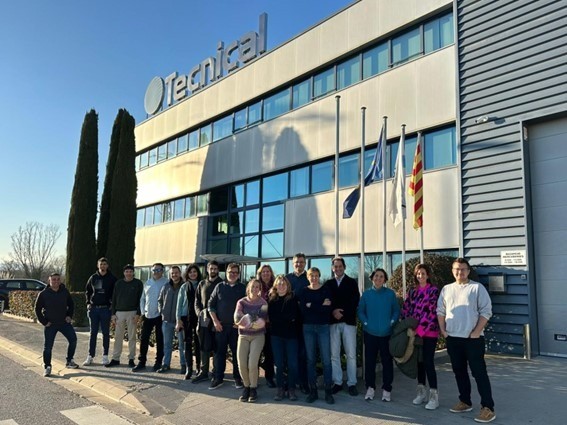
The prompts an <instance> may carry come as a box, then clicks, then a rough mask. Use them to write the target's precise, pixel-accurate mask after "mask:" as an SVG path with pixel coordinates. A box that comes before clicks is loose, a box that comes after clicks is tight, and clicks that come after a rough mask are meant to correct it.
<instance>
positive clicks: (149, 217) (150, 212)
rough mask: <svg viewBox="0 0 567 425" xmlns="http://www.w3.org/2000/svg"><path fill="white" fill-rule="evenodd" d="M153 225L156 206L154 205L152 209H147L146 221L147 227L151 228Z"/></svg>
mask: <svg viewBox="0 0 567 425" xmlns="http://www.w3.org/2000/svg"><path fill="white" fill-rule="evenodd" d="M152 224H154V206H153V205H152V206H151V207H147V208H146V221H145V225H146V226H151V225H152Z"/></svg>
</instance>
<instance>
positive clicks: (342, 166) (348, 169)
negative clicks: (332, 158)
mask: <svg viewBox="0 0 567 425" xmlns="http://www.w3.org/2000/svg"><path fill="white" fill-rule="evenodd" d="M358 157H359V154H357V153H355V154H352V155H348V156H344V157H342V158H339V187H347V186H355V185H357V184H358V183H359V181H360V171H359V168H358Z"/></svg>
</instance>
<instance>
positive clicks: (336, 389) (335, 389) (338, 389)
mask: <svg viewBox="0 0 567 425" xmlns="http://www.w3.org/2000/svg"><path fill="white" fill-rule="evenodd" d="M342 390H343V386H342V385H339V384H335V385H333V387H332V388H331V391H332V392H333V394H337V393H340V392H341V391H342Z"/></svg>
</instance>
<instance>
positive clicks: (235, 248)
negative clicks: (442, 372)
mask: <svg viewBox="0 0 567 425" xmlns="http://www.w3.org/2000/svg"><path fill="white" fill-rule="evenodd" d="M243 241H244V238H241V237H240V236H236V237H234V238H230V253H231V254H233V255H242V254H243V251H244V250H243Z"/></svg>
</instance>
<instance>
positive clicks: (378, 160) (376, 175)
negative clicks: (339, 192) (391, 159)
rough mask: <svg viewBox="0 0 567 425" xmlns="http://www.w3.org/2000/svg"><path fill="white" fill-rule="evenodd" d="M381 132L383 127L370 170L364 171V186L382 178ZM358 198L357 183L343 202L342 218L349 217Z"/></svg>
mask: <svg viewBox="0 0 567 425" xmlns="http://www.w3.org/2000/svg"><path fill="white" fill-rule="evenodd" d="M383 133H384V128H382V129H381V130H380V137H379V139H378V147H377V148H376V153H375V154H374V158H372V163H371V164H370V170H368V173H366V177H365V178H364V186H368V185H369V184H370V183H372V182H373V181H375V180H379V179H381V178H382V170H383V167H382V145H383V143H382V142H383V138H384V137H383ZM359 200H360V185H358V186H357V187H356V188H355V189H354V190H353V191H352V192H351V194H350V195H348V196H347V198H346V199H345V201H344V203H343V218H351V217H352V215H353V214H354V210H356V206H357V205H358V201H359Z"/></svg>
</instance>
